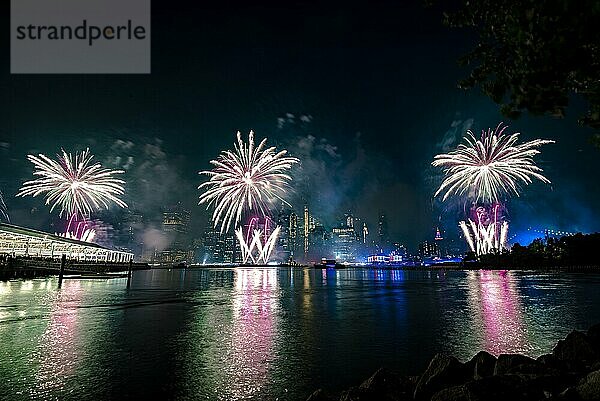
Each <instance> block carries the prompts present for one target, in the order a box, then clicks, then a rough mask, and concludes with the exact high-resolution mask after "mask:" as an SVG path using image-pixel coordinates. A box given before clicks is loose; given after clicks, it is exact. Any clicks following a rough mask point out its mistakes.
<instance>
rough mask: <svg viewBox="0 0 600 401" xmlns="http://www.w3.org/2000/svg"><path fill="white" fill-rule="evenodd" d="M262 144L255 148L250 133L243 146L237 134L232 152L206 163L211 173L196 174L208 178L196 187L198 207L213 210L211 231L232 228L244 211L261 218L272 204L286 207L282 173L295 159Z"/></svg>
mask: <svg viewBox="0 0 600 401" xmlns="http://www.w3.org/2000/svg"><path fill="white" fill-rule="evenodd" d="M266 141H267V139H266V138H265V139H263V140H262V141H261V142H260V144H259V145H258V146H255V144H254V132H253V131H250V134H249V136H248V143H247V144H246V143H244V141H243V140H242V134H241V133H240V132H239V131H238V133H237V144H235V145H234V150H233V151H230V150H225V151H223V152H222V153H221V155H220V156H219V157H218V158H217V159H216V160H212V161H211V162H210V163H211V164H212V165H213V166H214V168H213V169H212V170H210V171H201V172H200V173H199V174H202V175H207V176H209V177H210V180H209V181H207V182H205V183H203V184H201V185H200V186H199V187H198V189H200V190H203V191H204V192H203V193H202V194H201V195H200V202H199V203H200V204H206V205H207V207H214V212H213V222H214V225H215V227H216V226H218V225H220V226H221V232H224V231H228V230H229V228H230V227H231V226H232V225H233V226H234V227H235V226H236V225H237V224H238V223H239V221H240V219H241V218H242V213H243V212H244V211H245V210H249V211H255V212H257V213H260V214H261V215H263V216H264V215H266V214H267V209H268V207H269V205H270V204H271V203H272V202H275V201H281V202H283V203H286V204H287V202H286V201H285V200H284V199H283V196H284V195H285V192H286V190H287V188H288V185H289V182H290V181H291V177H290V176H289V175H288V174H287V173H286V172H287V171H288V170H289V169H290V168H291V167H292V166H293V165H294V164H296V163H298V159H296V158H294V157H289V156H286V154H287V151H286V150H281V151H279V152H278V151H276V149H275V147H268V148H267V147H265V144H266Z"/></svg>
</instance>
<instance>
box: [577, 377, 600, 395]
mask: <svg viewBox="0 0 600 401" xmlns="http://www.w3.org/2000/svg"><path fill="white" fill-rule="evenodd" d="M575 390H576V391H577V394H578V395H579V397H580V398H581V399H582V400H600V370H596V371H594V372H591V373H589V374H588V375H587V376H586V377H584V378H583V379H581V381H580V382H579V384H578V385H577V387H575Z"/></svg>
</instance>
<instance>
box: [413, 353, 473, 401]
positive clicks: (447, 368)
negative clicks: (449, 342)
mask: <svg viewBox="0 0 600 401" xmlns="http://www.w3.org/2000/svg"><path fill="white" fill-rule="evenodd" d="M471 375H472V373H471V372H470V371H468V370H467V369H465V367H464V365H463V364H462V363H460V362H459V361H458V359H456V358H455V357H453V356H449V355H444V354H437V355H436V356H434V357H433V359H432V360H431V362H430V363H429V366H428V367H427V369H426V370H425V372H424V373H423V374H422V375H421V377H420V378H419V381H418V382H417V385H416V387H415V392H414V398H415V400H424V399H429V398H430V397H431V396H432V395H433V394H435V393H437V392H438V391H440V390H442V389H444V388H447V387H451V386H456V385H459V384H463V383H464V382H466V381H467V380H470V378H471Z"/></svg>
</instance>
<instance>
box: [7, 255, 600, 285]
mask: <svg viewBox="0 0 600 401" xmlns="http://www.w3.org/2000/svg"><path fill="white" fill-rule="evenodd" d="M27 262H29V263H27ZM32 262H33V263H32ZM12 263H13V265H8V264H7V263H1V264H0V281H7V280H13V279H31V278H44V277H52V276H58V273H59V270H60V269H59V266H58V265H57V263H55V262H52V263H50V262H49V261H43V260H35V259H32V260H29V259H20V260H19V259H15V260H13V261H12ZM15 265H16V266H15ZM132 267H133V268H132V270H178V269H188V270H196V269H232V270H233V269H282V268H291V269H315V270H336V271H337V270H348V269H360V270H381V271H385V270H402V271H436V272H439V271H444V270H448V271H478V270H485V271H527V272H537V273H561V272H573V273H594V274H596V273H600V265H581V266H541V267H540V266H520V267H497V266H485V265H481V264H478V263H452V264H450V263H447V264H439V265H430V266H401V265H393V266H385V265H348V266H345V265H344V266H340V267H321V266H318V265H317V266H309V265H266V266H261V265H256V266H252V265H233V264H232V265H158V266H151V265H149V264H147V263H134V264H133V266H132ZM127 269H128V263H98V264H96V263H90V262H86V263H83V262H80V263H73V264H71V265H70V266H69V267H67V268H66V269H65V274H68V275H77V276H78V277H88V276H95V275H102V276H106V275H107V274H110V273H122V272H126V271H127Z"/></svg>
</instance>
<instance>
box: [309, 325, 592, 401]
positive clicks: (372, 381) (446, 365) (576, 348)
mask: <svg viewBox="0 0 600 401" xmlns="http://www.w3.org/2000/svg"><path fill="white" fill-rule="evenodd" d="M333 400H336V401H337V400H339V401H408V400H416V401H426V400H431V401H496V400H497V401H500V400H509V401H533V400H564V401H578V400H586V401H587V400H600V324H596V325H594V326H592V327H590V328H589V329H588V330H587V332H581V331H576V330H575V331H572V332H571V333H569V335H568V336H567V337H566V338H565V339H564V340H560V341H559V342H558V343H557V344H556V346H555V347H554V349H553V350H552V353H551V354H545V355H542V356H540V357H538V358H537V359H533V358H530V357H527V356H525V355H520V354H503V355H499V356H498V357H495V356H494V355H491V354H489V353H487V352H485V351H480V352H479V353H477V355H475V356H474V357H473V358H472V359H471V360H469V361H467V362H460V361H459V360H458V359H456V358H455V357H453V356H449V355H445V354H437V355H435V356H434V357H433V359H432V360H431V362H430V363H429V366H428V367H427V369H426V370H425V372H423V373H422V374H421V375H420V376H400V375H397V374H395V373H393V372H391V371H389V370H387V369H385V368H381V369H379V370H377V371H376V372H375V373H374V374H373V375H372V376H371V377H370V378H368V379H367V380H365V381H364V382H363V383H362V384H360V385H359V386H358V387H352V388H350V389H348V390H345V391H343V392H342V393H341V394H337V395H332V394H327V393H326V392H325V391H323V390H322V389H319V390H317V391H315V392H314V393H313V394H311V395H310V396H309V397H308V399H307V401H333Z"/></svg>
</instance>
